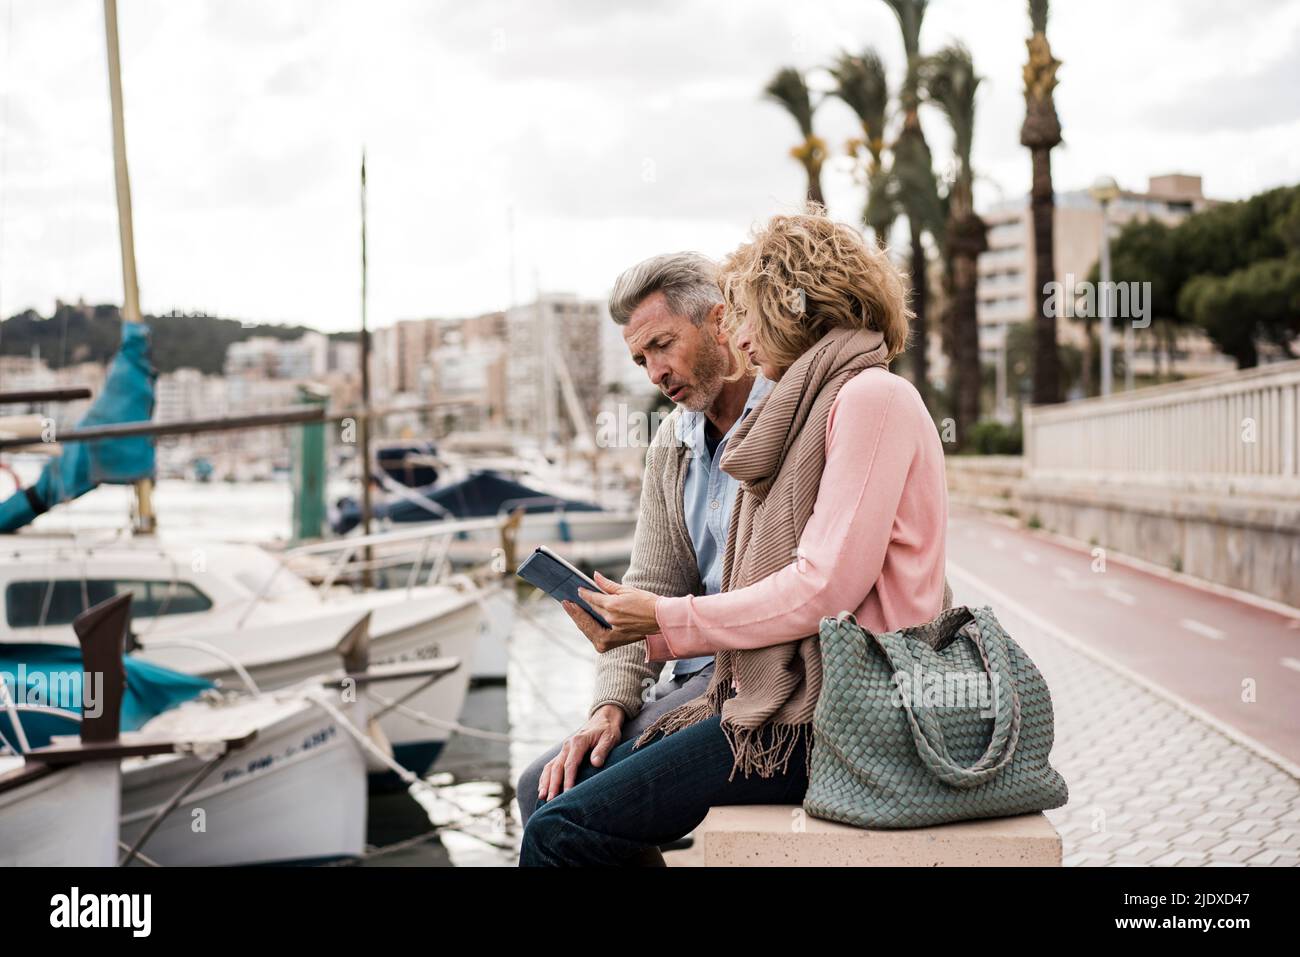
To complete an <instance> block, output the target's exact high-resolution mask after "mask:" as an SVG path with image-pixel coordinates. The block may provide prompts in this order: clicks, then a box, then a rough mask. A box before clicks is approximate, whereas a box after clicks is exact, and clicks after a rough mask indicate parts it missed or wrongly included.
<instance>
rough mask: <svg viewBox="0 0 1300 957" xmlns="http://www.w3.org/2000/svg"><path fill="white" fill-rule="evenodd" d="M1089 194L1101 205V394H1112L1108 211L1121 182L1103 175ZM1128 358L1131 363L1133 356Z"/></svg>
mask: <svg viewBox="0 0 1300 957" xmlns="http://www.w3.org/2000/svg"><path fill="white" fill-rule="evenodd" d="M1088 195H1089V196H1091V197H1092V198H1093V199H1095V200H1096V201H1097V204H1098V205H1099V206H1101V295H1100V296H1098V297H1097V302H1098V305H1099V306H1100V307H1101V316H1100V317H1099V318H1100V319H1101V394H1102V395H1103V396H1107V395H1110V389H1111V379H1112V373H1111V367H1110V366H1111V362H1110V360H1111V355H1110V222H1109V219H1108V218H1107V215H1106V211H1107V207H1108V206H1109V205H1110V202H1111V200H1113V199H1114V198H1115V197H1116V196H1118V195H1119V184H1118V183H1116V182H1115V180H1114V178H1113V177H1110V176H1101V177H1098V179H1097V181H1096V182H1095V183H1093V184H1092V186H1090V187H1089V188H1088ZM1126 359H1127V360H1128V361H1129V363H1130V364H1131V361H1132V360H1131V357H1127V356H1126Z"/></svg>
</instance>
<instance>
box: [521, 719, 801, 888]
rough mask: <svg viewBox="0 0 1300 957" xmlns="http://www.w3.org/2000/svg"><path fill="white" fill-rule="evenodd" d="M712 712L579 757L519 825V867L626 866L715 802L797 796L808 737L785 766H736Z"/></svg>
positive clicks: (794, 799)
mask: <svg viewBox="0 0 1300 957" xmlns="http://www.w3.org/2000/svg"><path fill="white" fill-rule="evenodd" d="M720 722H721V718H720V717H718V716H716V715H715V716H713V717H710V718H708V719H706V720H704V721H700V722H698V723H696V724H693V725H691V726H690V727H688V728H683V729H682V730H681V731H678V732H676V733H675V734H670V735H668V736H666V737H659V738H656V739H655V740H654V741H652V742H651V743H649V744H647V745H645V746H643V747H641V748H640V749H638V750H633V746H634V745H635V744H636V742H635V741H625V742H623V743H622V744H620V745H619V746H618V747H616V748H615V749H614V750H613V751H611V752H610V755H609V759H608V760H607V761H606V762H605V764H604V766H603V767H599V768H593V767H592V766H591V765H590V764H584V765H583V767H582V769H581V770H580V771H579V773H578V783H577V784H576V785H574V787H572V788H571V789H570V790H568V791H565V792H564V793H563V794H560V795H557V796H556V797H555V798H554V799H552V800H550V801H546V802H544V803H542V804H540V805H538V807H537V810H536V811H535V812H534V813H533V815H532V817H530V818H529V820H528V826H527V827H525V828H524V840H523V846H522V847H521V848H520V851H519V865H520V866H521V867H548V866H549V867H566V866H570V867H572V866H604V867H612V866H624V865H628V864H634V863H643V862H645V860H646V857H647V854H648V853H654V852H655V849H656V848H657V846H658V845H660V844H667V843H668V842H670V841H675V840H677V839H678V838H681V837H683V836H685V835H687V834H689V833H690V832H691V831H693V830H694V829H695V828H696V827H697V826H699V824H700V822H701V821H703V820H704V817H705V815H706V814H708V813H709V808H711V807H714V806H717V805H721V804H799V803H801V802H802V801H803V796H804V792H805V791H806V790H807V789H808V775H807V772H806V770H805V768H806V762H807V754H806V751H805V748H806V745H804V744H800V745H799V746H798V748H796V750H795V752H794V754H792V755H791V758H790V763H789V765H788V766H787V771H786V773H785V774H778V775H774V776H773V777H770V778H761V777H759V776H758V775H756V774H751V775H750V776H749V777H745V775H744V774H742V773H741V772H739V771H738V772H736V775H735V778H734V779H733V780H731V781H728V780H727V778H728V777H729V776H730V775H731V768H732V764H733V763H734V759H733V757H732V754H731V746H730V745H729V744H728V743H727V739H726V737H725V736H724V735H723V733H722V728H721V726H720Z"/></svg>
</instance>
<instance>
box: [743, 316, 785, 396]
mask: <svg viewBox="0 0 1300 957" xmlns="http://www.w3.org/2000/svg"><path fill="white" fill-rule="evenodd" d="M755 324H756V322H755V319H754V313H753V312H746V313H745V314H744V316H743V317H742V319H741V320H740V324H739V325H738V326H737V327H736V345H737V346H738V347H739V348H740V351H741V352H744V353H745V354H746V355H748V356H749V361H750V362H752V363H753V364H754V365H755V366H756V367H757V368H758V369H759V371H761V372H762V373H763V377H764V378H766V379H770V380H771V381H773V382H776V381H777V380H778V379H780V378H781V374H782V373H783V372H785V369H784V368H781V367H778V366H776V365H773V364H772V362H771V360H770V359H769V358H768V357H767V356H766V355H764V354H763V349H762V347H761V346H760V345H759V344H758V339H757V337H756V336H755V335H754V326H755Z"/></svg>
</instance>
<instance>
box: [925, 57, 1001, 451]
mask: <svg viewBox="0 0 1300 957" xmlns="http://www.w3.org/2000/svg"><path fill="white" fill-rule="evenodd" d="M922 82H923V84H924V88H925V92H926V96H927V98H928V99H929V100H930V101H931V102H932V103H934V104H935V105H936V106H938V107H939V109H941V110H942V111H943V113H944V115H945V116H946V117H947V118H948V123H949V125H950V126H951V127H952V134H953V158H954V159H955V160H956V169H955V171H954V173H953V179H952V182H951V184H950V185H949V188H948V196H947V200H948V202H947V207H948V222H947V227H946V229H945V231H944V239H943V243H942V245H943V251H944V257H945V259H946V260H947V261H948V262H949V263H950V264H951V268H950V270H949V273H948V282H949V288H950V290H951V302H950V304H949V309H950V315H951V325H950V328H951V356H952V364H953V368H954V370H955V377H956V390H955V392H956V401H955V410H956V419H957V441H958V444H959V445H960V446H962V447H965V446H966V444H967V440H968V438H969V436H970V433H971V429H972V427H973V426H974V425H975V423H976V421H978V419H979V412H980V382H981V378H982V375H981V369H980V354H979V324H978V321H977V317H976V312H975V286H976V279H977V276H978V273H977V271H976V260H977V259H978V257H979V254H980V253H982V252H983V251H984V250H985V249H987V248H988V226H987V225H986V224H985V222H984V220H983V219H981V218H980V216H979V214H978V213H976V212H975V199H974V183H975V174H974V172H973V171H972V169H971V143H972V140H973V139H974V135H975V91H976V88H977V87H978V86H979V83H980V78H979V77H978V76H976V75H975V64H974V63H973V62H972V61H971V55H970V51H969V50H967V49H966V47H965V46H963V45H962V44H960V43H958V44H955V45H953V46H950V47H947V48H946V49H944V50H941V51H940V52H938V53H936V54H934V55H933V56H931V57H927V58H926V60H925V62H924V64H923V66H922Z"/></svg>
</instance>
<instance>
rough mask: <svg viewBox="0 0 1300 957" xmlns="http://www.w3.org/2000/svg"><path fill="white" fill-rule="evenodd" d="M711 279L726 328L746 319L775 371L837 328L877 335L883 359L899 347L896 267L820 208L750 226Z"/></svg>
mask: <svg viewBox="0 0 1300 957" xmlns="http://www.w3.org/2000/svg"><path fill="white" fill-rule="evenodd" d="M719 282H720V284H721V286H722V296H723V300H724V302H725V304H726V311H725V314H724V318H723V322H724V325H725V327H726V329H727V331H728V332H729V333H732V334H734V333H735V332H736V330H737V329H738V328H739V326H740V325H741V323H742V322H743V321H744V320H745V318H746V317H747V316H749V315H751V314H753V316H754V319H755V320H756V321H755V322H753V323H752V324H751V329H752V332H753V335H754V339H755V340H756V344H757V346H758V347H759V349H760V350H761V351H762V353H763V355H764V356H765V357H766V358H767V359H768V360H769V361H771V362H772V363H773V364H774V365H777V366H779V367H780V368H783V369H784V368H788V367H789V366H790V365H791V364H792V363H793V362H794V360H795V359H797V358H799V356H801V355H803V354H804V353H805V352H807V351H808V349H809V348H811V347H812V345H813V344H814V343H815V342H817V340H818V339H820V338H821V337H822V336H824V335H825V334H826V333H828V332H829V331H830V330H831V329H834V328H837V327H842V328H849V329H874V330H876V331H877V332H880V333H881V334H882V335H883V336H884V337H885V346H886V348H887V349H888V358H889V359H891V360H892V359H893V358H894V357H895V356H897V355H898V354H899V353H901V352H902V351H903V349H904V348H905V347H906V346H907V334H908V322H909V321H910V320H911V318H912V312H911V310H910V309H909V308H908V305H907V284H906V283H905V281H904V279H903V277H902V275H901V273H900V272H899V270H898V268H897V267H896V266H895V265H894V264H893V262H891V261H890V259H889V257H888V256H887V255H886V254H885V253H884V252H883V251H882V250H881V249H879V248H878V247H877V246H876V245H875V244H874V243H870V242H868V241H867V240H866V239H864V238H863V237H862V235H861V234H860V233H859V232H858V231H857V230H856V229H853V228H852V227H851V226H847V225H845V224H844V223H837V222H834V221H832V220H831V219H829V218H828V217H827V216H826V215H825V213H824V211H822V210H820V209H817V208H814V209H812V210H811V211H810V212H808V213H803V214H797V215H780V216H773V217H772V219H770V220H769V221H768V222H767V223H766V224H764V225H762V226H760V227H758V228H756V229H755V230H754V233H753V236H752V238H751V240H750V241H749V242H748V243H746V244H744V245H743V246H741V247H740V248H739V249H737V250H736V251H735V252H733V253H732V254H731V255H730V256H728V257H727V258H726V259H725V260H723V263H722V271H721V273H720V275H719ZM742 374H743V373H742Z"/></svg>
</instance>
